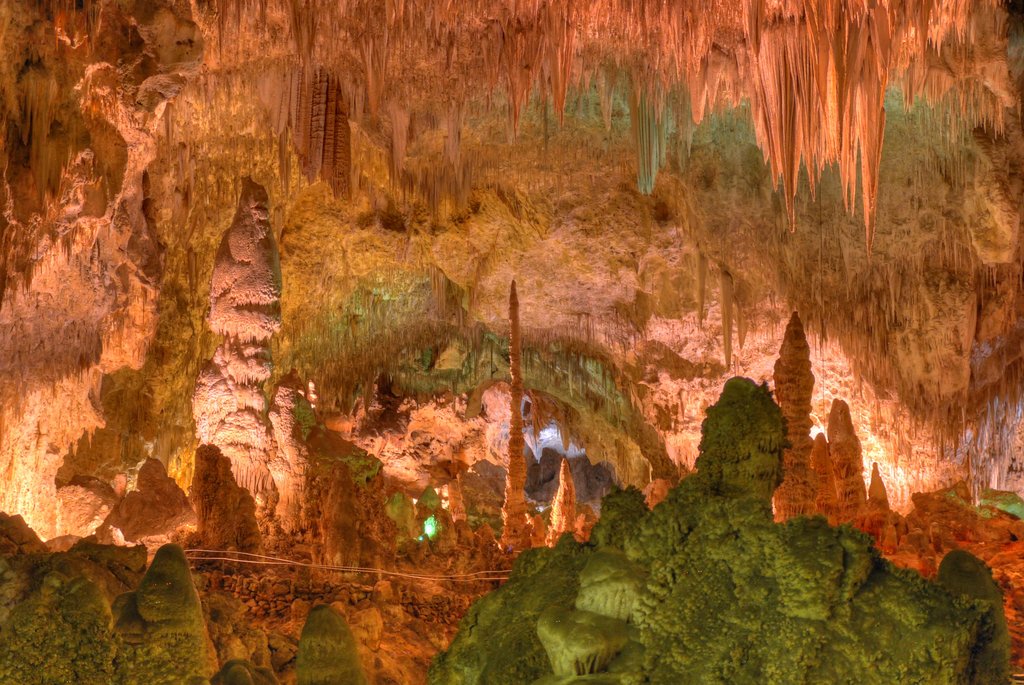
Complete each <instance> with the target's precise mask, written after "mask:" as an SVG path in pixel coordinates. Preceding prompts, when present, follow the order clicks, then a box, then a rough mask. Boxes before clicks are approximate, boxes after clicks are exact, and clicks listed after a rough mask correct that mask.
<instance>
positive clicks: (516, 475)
mask: <svg viewBox="0 0 1024 685" xmlns="http://www.w3.org/2000/svg"><path fill="white" fill-rule="evenodd" d="M508 319H509V326H510V329H511V333H510V341H509V374H510V375H511V376H512V382H511V383H510V385H509V390H510V394H511V400H510V402H511V418H510V419H509V425H508V475H507V477H506V481H505V503H504V504H503V505H502V507H501V521H502V529H501V544H502V545H504V546H505V547H509V548H512V549H516V550H521V549H525V548H527V547H529V546H530V545H531V540H532V538H533V533H532V530H531V529H532V527H533V524H532V521H531V519H530V515H529V513H528V512H527V510H526V493H525V489H526V459H525V458H524V456H523V450H524V449H525V448H526V445H525V442H524V440H523V411H522V406H523V371H522V354H523V350H522V336H521V334H520V331H519V297H518V296H517V294H516V282H515V281H512V284H511V285H510V286H509V293H508Z"/></svg>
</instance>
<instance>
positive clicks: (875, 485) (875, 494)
mask: <svg viewBox="0 0 1024 685" xmlns="http://www.w3.org/2000/svg"><path fill="white" fill-rule="evenodd" d="M868 505H870V506H871V507H875V508H878V509H883V510H888V509H889V495H888V493H887V492H886V491H885V482H884V481H883V480H882V474H881V473H879V471H878V462H875V463H873V464H872V465H871V485H869V486H868Z"/></svg>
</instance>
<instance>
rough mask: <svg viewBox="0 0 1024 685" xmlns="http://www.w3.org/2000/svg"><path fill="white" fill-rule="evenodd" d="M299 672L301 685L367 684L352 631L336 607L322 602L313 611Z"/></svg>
mask: <svg viewBox="0 0 1024 685" xmlns="http://www.w3.org/2000/svg"><path fill="white" fill-rule="evenodd" d="M295 672H296V675H297V677H298V685H366V683H367V681H366V675H365V674H364V673H363V668H362V666H361V665H360V663H359V652H358V650H357V649H356V641H355V638H354V637H353V636H352V631H351V630H350V629H349V627H348V624H347V623H346V622H345V619H344V618H342V616H341V614H339V613H338V612H337V611H336V610H335V609H333V608H332V607H330V606H327V605H326V604H321V605H320V606H318V607H314V608H313V610H312V611H310V612H309V616H308V617H307V618H306V624H305V625H304V626H303V627H302V635H301V636H300V637H299V654H298V657H297V660H296V665H295Z"/></svg>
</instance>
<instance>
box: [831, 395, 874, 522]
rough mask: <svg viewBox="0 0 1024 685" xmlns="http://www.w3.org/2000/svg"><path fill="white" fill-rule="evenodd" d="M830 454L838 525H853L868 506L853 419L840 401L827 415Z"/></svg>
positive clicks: (844, 403)
mask: <svg viewBox="0 0 1024 685" xmlns="http://www.w3.org/2000/svg"><path fill="white" fill-rule="evenodd" d="M828 452H829V459H830V461H831V466H832V470H831V482H832V488H833V492H835V521H836V522H840V523H842V522H850V521H853V520H854V519H855V518H856V517H857V515H858V513H860V511H861V509H862V508H863V506H864V504H865V503H866V502H867V493H866V492H865V489H864V462H863V460H862V458H861V447H860V440H859V439H857V433H856V431H855V430H854V427H853V419H851V418H850V406H849V405H848V404H846V402H844V401H842V400H839V399H837V400H833V402H832V409H831V410H830V411H829V415H828Z"/></svg>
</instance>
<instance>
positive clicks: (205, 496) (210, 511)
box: [191, 445, 261, 552]
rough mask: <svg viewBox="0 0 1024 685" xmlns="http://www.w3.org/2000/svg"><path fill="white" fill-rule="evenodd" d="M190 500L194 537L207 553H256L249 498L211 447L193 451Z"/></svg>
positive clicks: (253, 509) (257, 544) (227, 462)
mask: <svg viewBox="0 0 1024 685" xmlns="http://www.w3.org/2000/svg"><path fill="white" fill-rule="evenodd" d="M191 499H192V506H193V507H194V508H195V512H196V518H197V533H198V536H199V539H200V540H201V541H202V544H203V545H204V546H205V547H206V548H207V549H225V550H237V551H241V552H255V551H258V550H259V549H260V546H261V537H260V530H259V527H258V526H257V524H256V504H255V502H254V501H253V498H252V495H250V494H249V492H248V491H246V490H245V489H244V488H241V487H239V485H238V483H236V482H235V477H234V476H233V475H232V473H231V462H230V460H229V459H228V458H227V457H225V456H224V455H223V454H221V451H220V450H219V449H218V448H217V447H215V446H213V445H200V446H199V449H197V450H196V457H195V473H194V475H193V477H192V494H191Z"/></svg>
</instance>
